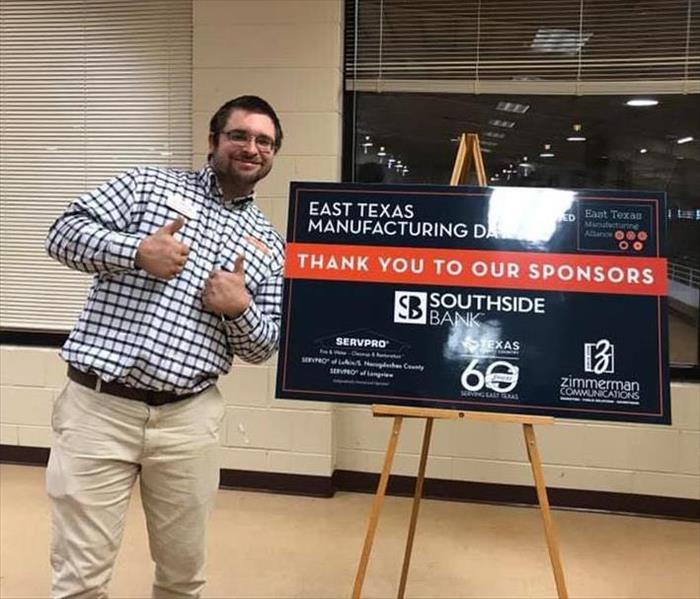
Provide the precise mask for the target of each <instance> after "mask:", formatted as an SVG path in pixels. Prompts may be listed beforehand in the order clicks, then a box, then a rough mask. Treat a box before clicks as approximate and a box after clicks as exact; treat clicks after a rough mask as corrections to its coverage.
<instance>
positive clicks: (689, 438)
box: [336, 383, 700, 499]
mask: <svg viewBox="0 0 700 599" xmlns="http://www.w3.org/2000/svg"><path fill="white" fill-rule="evenodd" d="M671 396H672V397H671V404H672V405H671V413H672V419H673V424H672V425H671V426H668V427H667V426H656V425H654V426H651V425H641V424H623V423H620V424H618V423H611V422H593V421H578V420H566V419H557V420H556V423H555V425H553V426H538V427H535V433H536V435H537V441H538V448H539V451H540V457H541V459H542V462H543V469H544V475H545V480H546V483H547V485H548V486H551V487H561V488H571V489H585V490H592V491H612V492H618V493H635V494H642V495H660V496H665V497H683V498H692V499H700V385H697V384H689V383H674V384H672V390H671ZM336 410H337V423H336V425H337V433H336V447H337V449H336V468H338V469H341V470H354V471H362V472H380V471H381V469H382V463H383V459H384V454H385V452H386V446H387V442H388V439H389V432H390V429H391V419H386V418H374V417H372V415H371V412H370V411H369V410H368V409H367V408H366V407H361V406H347V405H345V406H338V407H337V408H336ZM423 422H424V421H411V420H408V421H404V424H403V427H402V432H401V437H400V440H399V445H398V448H397V455H396V458H395V462H394V467H393V470H392V471H393V472H394V473H395V474H404V475H409V476H415V474H416V472H417V470H418V460H419V458H420V449H421V444H422V436H423ZM426 476H428V477H432V478H442V479H447V480H464V481H477V482H490V483H505V484H516V485H532V481H533V479H532V473H531V470H530V464H529V462H528V460H527V453H526V450H525V443H524V440H523V434H522V427H521V426H520V425H515V424H496V423H486V422H469V421H459V422H457V421H437V422H436V423H435V427H434V431H433V436H432V442H431V450H430V457H429V458H428V465H427V469H426Z"/></svg>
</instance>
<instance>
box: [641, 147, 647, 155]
mask: <svg viewBox="0 0 700 599" xmlns="http://www.w3.org/2000/svg"><path fill="white" fill-rule="evenodd" d="M648 151H649V150H647V149H646V148H640V150H639V153H640V154H646V153H647V152H648Z"/></svg>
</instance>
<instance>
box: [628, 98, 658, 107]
mask: <svg viewBox="0 0 700 599" xmlns="http://www.w3.org/2000/svg"><path fill="white" fill-rule="evenodd" d="M625 103H626V104H627V106H636V107H640V106H656V105H657V104H658V103H659V101H658V100H654V99H653V98H632V99H631V100H627V102H625Z"/></svg>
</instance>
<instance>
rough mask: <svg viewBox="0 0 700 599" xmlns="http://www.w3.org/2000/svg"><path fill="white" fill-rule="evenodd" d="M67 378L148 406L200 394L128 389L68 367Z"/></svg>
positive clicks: (95, 389)
mask: <svg viewBox="0 0 700 599" xmlns="http://www.w3.org/2000/svg"><path fill="white" fill-rule="evenodd" d="M68 378H69V379H70V380H71V381H75V382H76V383H78V384H79V385H82V386H83V387H88V388H89V389H92V390H94V391H99V392H100V393H107V394H109V395H116V396H117V397H124V398H125V399H133V400H136V401H142V402H143V403H145V404H148V405H149V406H162V405H164V404H166V403H173V402H175V401H180V400H182V399H187V398H188V397H193V396H194V395H197V394H198V393H202V392H201V391H198V392H197V393H184V394H182V395H178V394H177V393H171V392H169V391H151V390H148V389H136V388H135V387H128V386H127V385H122V384H121V383H117V382H114V381H112V382H110V383H108V382H107V381H103V380H101V379H100V378H99V377H97V376H96V375H94V374H87V373H85V372H82V371H80V370H78V369H77V368H74V367H73V366H70V365H69V366H68ZM98 383H101V384H98Z"/></svg>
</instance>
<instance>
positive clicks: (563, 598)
mask: <svg viewBox="0 0 700 599" xmlns="http://www.w3.org/2000/svg"><path fill="white" fill-rule="evenodd" d="M523 433H524V434H525V446H526V447H527V457H528V459H529V460H530V465H531V466H532V476H533V478H534V479H535V487H536V488H537V498H538V500H539V502H540V510H541V512H542V520H543V521H544V534H545V537H546V538H547V548H548V549H549V559H550V561H551V562H552V570H553V571H554V581H555V583H556V585H557V595H558V596H559V599H567V598H568V596H569V595H568V593H567V591H566V582H565V581H564V570H563V568H562V565H561V558H560V557H559V541H558V539H557V531H556V528H555V527H554V522H553V521H552V514H551V513H550V511H549V499H548V498H547V488H546V487H545V484H544V475H543V474H542V462H541V461H540V454H539V451H538V450H537V441H536V439H535V430H534V429H533V427H532V424H523Z"/></svg>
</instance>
